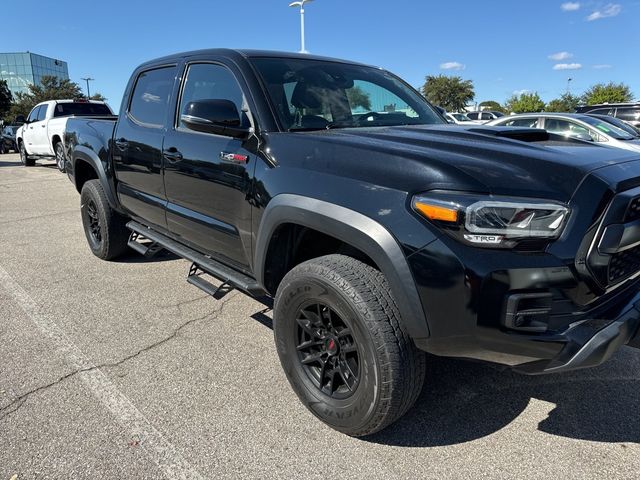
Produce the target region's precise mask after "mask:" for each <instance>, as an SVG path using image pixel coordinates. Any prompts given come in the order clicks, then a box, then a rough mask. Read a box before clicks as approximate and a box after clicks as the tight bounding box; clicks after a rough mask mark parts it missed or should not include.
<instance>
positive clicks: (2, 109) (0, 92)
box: [0, 80, 13, 118]
mask: <svg viewBox="0 0 640 480" xmlns="http://www.w3.org/2000/svg"><path fill="white" fill-rule="evenodd" d="M12 100H13V96H12V95H11V90H9V85H7V81H6V80H0V118H3V117H4V116H5V115H6V114H7V113H9V109H10V108H11V101H12Z"/></svg>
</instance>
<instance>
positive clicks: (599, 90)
mask: <svg viewBox="0 0 640 480" xmlns="http://www.w3.org/2000/svg"><path fill="white" fill-rule="evenodd" d="M632 100H633V94H632V93H631V89H630V88H629V86H628V85H625V84H624V83H613V82H609V83H607V84H604V83H597V84H595V85H593V86H592V87H591V88H589V90H587V91H586V92H584V95H582V101H583V102H584V103H586V104H587V105H597V104H599V103H622V102H631V101H632Z"/></svg>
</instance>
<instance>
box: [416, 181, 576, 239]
mask: <svg viewBox="0 0 640 480" xmlns="http://www.w3.org/2000/svg"><path fill="white" fill-rule="evenodd" d="M412 205H413V208H414V210H415V211H416V212H418V213H420V214H421V215H423V216H424V217H426V218H428V219H429V220H431V221H432V222H433V223H435V224H437V225H438V226H439V227H441V228H443V229H444V230H445V231H447V232H448V233H450V234H452V235H453V236H455V237H456V238H458V239H460V240H462V241H464V242H466V243H470V244H474V245H480V246H486V247H493V248H513V247H515V246H517V245H518V244H519V243H521V242H522V241H524V240H538V241H539V242H540V244H541V245H546V243H548V241H550V240H552V239H555V238H558V237H559V236H560V234H561V233H562V230H563V228H564V226H565V224H566V219H567V217H568V216H569V209H568V208H567V207H566V206H564V205H562V204H560V203H554V202H549V201H545V200H537V199H528V198H522V199H520V198H501V197H488V198H487V197H485V198H482V197H480V196H476V195H464V194H456V193H446V192H429V193H428V194H424V195H416V196H415V197H414V198H413V202H412Z"/></svg>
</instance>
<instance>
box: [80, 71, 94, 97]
mask: <svg viewBox="0 0 640 480" xmlns="http://www.w3.org/2000/svg"><path fill="white" fill-rule="evenodd" d="M81 80H84V81H85V82H87V99H88V100H91V92H90V91H89V82H92V81H93V80H95V78H91V77H85V78H81Z"/></svg>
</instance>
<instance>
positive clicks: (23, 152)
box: [18, 142, 36, 167]
mask: <svg viewBox="0 0 640 480" xmlns="http://www.w3.org/2000/svg"><path fill="white" fill-rule="evenodd" d="M18 151H19V153H20V161H21V162H22V165H24V166H25V167H33V166H34V165H35V164H36V160H35V158H30V157H29V154H28V153H27V149H26V148H25V146H24V142H20V146H19V147H18Z"/></svg>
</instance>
